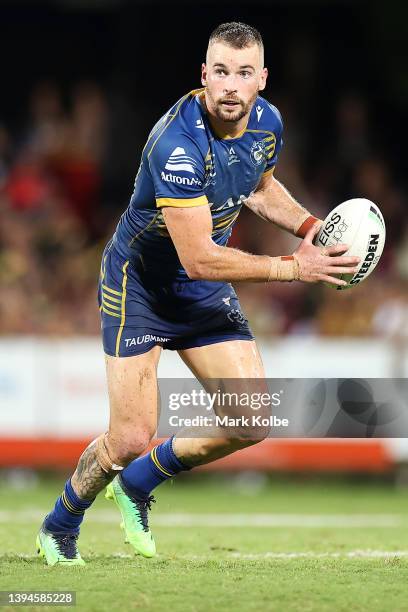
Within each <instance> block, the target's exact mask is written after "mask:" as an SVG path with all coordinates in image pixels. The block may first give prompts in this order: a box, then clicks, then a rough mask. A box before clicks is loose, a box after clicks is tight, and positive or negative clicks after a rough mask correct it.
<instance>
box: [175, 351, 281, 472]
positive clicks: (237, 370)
mask: <svg viewBox="0 0 408 612" xmlns="http://www.w3.org/2000/svg"><path fill="white" fill-rule="evenodd" d="M179 353H180V356H181V357H182V359H183V361H184V362H185V363H186V365H187V366H188V367H189V368H190V370H191V371H192V372H193V374H194V375H195V376H196V377H197V378H198V379H199V380H200V382H201V383H202V384H203V386H204V388H205V389H206V391H207V392H209V393H212V394H214V393H215V394H216V396H217V397H219V395H218V391H219V390H222V394H221V397H220V399H222V401H221V402H220V403H217V401H216V402H215V404H214V411H215V412H216V413H217V415H219V416H221V417H222V416H228V417H232V418H233V419H234V420H235V419H237V421H236V422H237V423H240V424H239V425H237V426H236V427H235V426H232V427H227V428H219V429H218V431H217V435H216V437H206V435H205V432H203V435H202V437H195V436H196V434H195V435H194V436H191V437H190V439H188V440H187V439H184V437H185V436H186V434H185V433H184V432H180V438H181V439H176V448H177V449H179V447H180V448H181V449H182V450H181V451H180V452H181V453H182V454H183V456H184V457H186V459H187V461H188V459H189V458H190V455H189V452H190V453H191V458H192V459H191V460H192V461H194V462H196V463H197V461H198V463H200V462H202V463H206V462H208V461H212V460H214V459H218V458H219V457H222V456H224V455H225V454H228V453H229V452H233V451H234V450H237V449H239V448H243V447H245V446H248V445H250V444H254V443H256V442H259V441H261V440H263V439H264V438H265V437H266V436H267V435H268V433H269V429H268V428H267V427H264V426H263V425H261V426H258V425H256V424H255V425H253V424H252V418H251V417H252V414H253V406H252V400H253V401H254V402H256V403H255V404H254V405H255V406H256V415H257V416H260V417H267V416H268V414H269V411H270V409H269V407H268V405H262V406H261V407H260V405H259V398H260V397H261V394H262V395H263V394H267V393H268V387H267V384H266V380H265V370H264V367H263V363H262V359H261V356H260V353H259V350H258V347H257V345H256V342H255V341H254V340H230V341H226V342H219V343H216V344H210V345H207V346H202V347H195V348H190V349H184V350H182V351H179ZM244 394H245V397H249V398H252V400H251V399H250V401H249V403H244V404H241V403H240V402H235V403H234V399H232V401H229V398H230V397H231V398H234V397H237V396H238V397H244ZM263 397H265V395H263ZM242 417H249V421H248V422H249V423H250V425H249V426H247V425H246V424H245V423H246V421H245V419H244V420H243V421H240V419H242ZM241 423H242V424H241ZM200 457H201V459H200ZM197 458H198V459H197Z"/></svg>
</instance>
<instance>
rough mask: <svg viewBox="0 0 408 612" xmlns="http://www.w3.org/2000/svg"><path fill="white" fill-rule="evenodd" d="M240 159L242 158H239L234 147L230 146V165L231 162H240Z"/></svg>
mask: <svg viewBox="0 0 408 612" xmlns="http://www.w3.org/2000/svg"><path fill="white" fill-rule="evenodd" d="M240 161H241V160H240V159H239V157H238V155H237V154H236V153H235V151H234V147H230V148H229V149H228V165H229V166H231V164H236V163H237V162H240Z"/></svg>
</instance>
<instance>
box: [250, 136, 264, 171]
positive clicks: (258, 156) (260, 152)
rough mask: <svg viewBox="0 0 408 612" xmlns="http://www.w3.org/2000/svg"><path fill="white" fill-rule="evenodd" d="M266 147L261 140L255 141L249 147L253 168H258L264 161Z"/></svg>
mask: <svg viewBox="0 0 408 612" xmlns="http://www.w3.org/2000/svg"><path fill="white" fill-rule="evenodd" d="M265 148H266V145H265V142H264V141H263V140H256V141H255V142H254V143H253V144H252V147H251V154H250V157H251V162H252V163H253V164H254V166H259V165H260V164H262V162H263V161H265V159H266V150H265Z"/></svg>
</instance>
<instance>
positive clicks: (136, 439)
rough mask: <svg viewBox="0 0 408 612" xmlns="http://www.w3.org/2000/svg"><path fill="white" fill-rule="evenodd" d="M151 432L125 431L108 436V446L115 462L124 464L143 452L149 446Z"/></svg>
mask: <svg viewBox="0 0 408 612" xmlns="http://www.w3.org/2000/svg"><path fill="white" fill-rule="evenodd" d="M152 437H153V433H150V432H148V431H140V432H126V433H123V434H121V435H117V434H116V435H115V434H113V435H111V436H109V448H110V452H111V454H112V455H113V456H114V458H115V463H118V465H122V466H126V465H128V464H129V463H130V462H131V461H133V459H136V458H137V457H139V456H140V455H142V454H143V453H144V451H145V450H146V449H147V447H148V446H149V443H150V440H151V439H152Z"/></svg>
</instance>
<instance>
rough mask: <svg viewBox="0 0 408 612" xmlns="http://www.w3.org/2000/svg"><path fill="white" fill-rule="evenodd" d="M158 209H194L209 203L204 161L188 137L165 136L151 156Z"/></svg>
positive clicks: (157, 143)
mask: <svg viewBox="0 0 408 612" xmlns="http://www.w3.org/2000/svg"><path fill="white" fill-rule="evenodd" d="M148 160H149V168H150V173H151V177H152V181H153V186H154V192H155V198H156V206H157V207H158V208H161V207H163V206H172V207H175V208H190V207H193V206H203V205H204V204H208V200H207V197H206V195H205V193H204V181H205V171H204V159H203V156H202V154H201V151H200V149H199V147H198V146H197V144H196V143H195V142H194V141H193V140H192V139H190V138H189V137H187V136H183V135H177V136H176V137H171V138H170V137H168V136H163V137H161V138H159V140H158V141H157V142H156V143H155V145H154V146H153V147H152V149H151V151H150V152H149V154H148Z"/></svg>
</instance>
